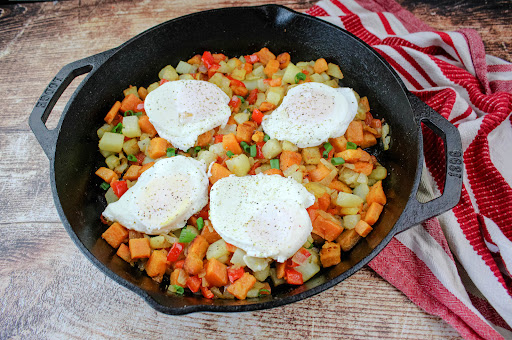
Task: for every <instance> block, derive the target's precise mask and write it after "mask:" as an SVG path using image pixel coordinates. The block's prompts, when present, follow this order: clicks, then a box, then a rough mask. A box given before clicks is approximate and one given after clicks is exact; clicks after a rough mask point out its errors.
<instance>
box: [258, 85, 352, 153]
mask: <svg viewBox="0 0 512 340" xmlns="http://www.w3.org/2000/svg"><path fill="white" fill-rule="evenodd" d="M356 113H357V99H356V96H355V95H354V91H352V89H350V88H347V87H343V88H332V87H330V86H328V85H325V84H322V83H304V84H300V85H297V86H295V87H293V88H291V89H290V90H289V91H288V93H287V94H286V96H285V97H284V99H283V102H282V103H281V105H279V106H278V107H277V109H275V110H274V111H273V112H272V113H271V114H270V115H266V116H265V117H264V118H263V122H262V123H261V126H262V127H263V130H264V131H265V133H266V134H268V135H269V136H270V137H271V138H275V139H278V140H286V141H289V142H292V143H294V144H295V145H297V146H298V147H299V148H307V147H313V146H318V145H320V144H322V143H324V142H327V140H328V139H329V138H335V137H339V136H342V135H343V134H344V133H345V132H346V131H347V128H348V126H349V124H350V122H351V121H352V120H353V119H354V117H355V115H356Z"/></svg>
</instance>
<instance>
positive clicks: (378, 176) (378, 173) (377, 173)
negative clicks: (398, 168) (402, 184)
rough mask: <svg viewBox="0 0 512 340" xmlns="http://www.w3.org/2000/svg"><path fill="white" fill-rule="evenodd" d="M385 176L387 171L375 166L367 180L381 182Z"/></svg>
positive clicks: (380, 166)
mask: <svg viewBox="0 0 512 340" xmlns="http://www.w3.org/2000/svg"><path fill="white" fill-rule="evenodd" d="M387 176H388V171H387V170H386V168H385V167H383V166H382V165H377V167H376V168H375V169H373V171H372V173H371V174H370V176H368V178H370V179H375V180H377V181H382V180H383V179H385V178H386V177H387Z"/></svg>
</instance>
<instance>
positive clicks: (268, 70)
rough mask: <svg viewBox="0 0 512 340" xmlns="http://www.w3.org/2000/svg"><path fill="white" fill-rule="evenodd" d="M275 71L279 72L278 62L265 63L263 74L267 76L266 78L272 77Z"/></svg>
mask: <svg viewBox="0 0 512 340" xmlns="http://www.w3.org/2000/svg"><path fill="white" fill-rule="evenodd" d="M277 71H279V61H278V60H275V59H273V60H269V61H268V63H267V66H265V70H264V72H265V74H266V75H267V77H269V78H270V77H272V75H273V74H274V73H276V72H277Z"/></svg>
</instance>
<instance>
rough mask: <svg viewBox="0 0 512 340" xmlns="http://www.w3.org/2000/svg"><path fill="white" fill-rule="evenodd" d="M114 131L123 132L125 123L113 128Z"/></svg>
mask: <svg viewBox="0 0 512 340" xmlns="http://www.w3.org/2000/svg"><path fill="white" fill-rule="evenodd" d="M112 132H113V133H123V123H118V124H117V125H116V126H115V127H114V128H113V129H112Z"/></svg>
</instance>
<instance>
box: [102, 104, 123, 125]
mask: <svg viewBox="0 0 512 340" xmlns="http://www.w3.org/2000/svg"><path fill="white" fill-rule="evenodd" d="M120 108H121V102H120V101H117V102H115V103H114V105H113V106H112V108H111V109H110V110H109V111H108V113H107V115H106V116H105V122H107V124H110V123H112V121H113V120H114V118H115V117H116V115H117V113H118V112H119V109H120Z"/></svg>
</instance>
